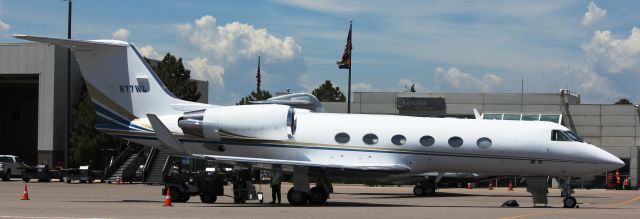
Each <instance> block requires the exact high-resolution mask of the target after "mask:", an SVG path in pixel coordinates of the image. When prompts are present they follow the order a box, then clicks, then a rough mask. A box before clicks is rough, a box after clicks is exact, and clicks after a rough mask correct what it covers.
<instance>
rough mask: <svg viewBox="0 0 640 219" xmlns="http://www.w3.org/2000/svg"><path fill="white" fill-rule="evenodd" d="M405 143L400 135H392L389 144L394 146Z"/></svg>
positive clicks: (405, 140) (404, 139)
mask: <svg viewBox="0 0 640 219" xmlns="http://www.w3.org/2000/svg"><path fill="white" fill-rule="evenodd" d="M406 142H407V139H406V138H405V137H404V136H402V135H394V136H393V137H391V143H393V144H395V145H403V144H404V143H406Z"/></svg>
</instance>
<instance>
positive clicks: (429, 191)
mask: <svg viewBox="0 0 640 219" xmlns="http://www.w3.org/2000/svg"><path fill="white" fill-rule="evenodd" d="M422 191H423V192H424V193H423V194H422V195H423V196H426V195H433V194H435V193H436V187H435V186H433V185H431V184H425V185H422Z"/></svg>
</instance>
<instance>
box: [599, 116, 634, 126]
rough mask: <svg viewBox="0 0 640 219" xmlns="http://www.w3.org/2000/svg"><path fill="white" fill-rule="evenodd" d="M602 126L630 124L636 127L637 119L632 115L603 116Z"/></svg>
mask: <svg viewBox="0 0 640 219" xmlns="http://www.w3.org/2000/svg"><path fill="white" fill-rule="evenodd" d="M601 118H602V126H628V127H634V126H635V125H636V121H635V120H634V119H631V118H630V116H602V117H601Z"/></svg>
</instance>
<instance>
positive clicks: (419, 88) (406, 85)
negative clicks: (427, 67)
mask: <svg viewBox="0 0 640 219" xmlns="http://www.w3.org/2000/svg"><path fill="white" fill-rule="evenodd" d="M398 83H399V84H400V86H401V87H402V89H405V90H407V91H409V89H411V86H412V85H413V86H414V88H415V89H416V92H427V89H426V88H425V87H424V85H422V84H420V83H418V82H415V81H413V80H411V79H408V78H400V81H398Z"/></svg>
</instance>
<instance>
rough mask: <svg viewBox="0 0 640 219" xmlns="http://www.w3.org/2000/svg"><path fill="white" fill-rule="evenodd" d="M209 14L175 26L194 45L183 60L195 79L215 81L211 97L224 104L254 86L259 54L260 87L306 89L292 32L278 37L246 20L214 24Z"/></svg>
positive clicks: (304, 68)
mask: <svg viewBox="0 0 640 219" xmlns="http://www.w3.org/2000/svg"><path fill="white" fill-rule="evenodd" d="M216 22H217V20H216V18H215V17H213V16H210V15H205V16H202V17H200V18H198V19H195V20H194V21H193V22H192V23H183V24H177V25H176V26H175V28H176V32H177V35H178V37H179V38H181V39H184V40H186V41H187V43H189V45H190V46H191V47H192V48H193V50H192V51H191V52H193V54H194V55H193V56H194V57H198V58H194V59H192V60H190V61H188V62H187V64H188V65H189V67H190V68H192V69H191V70H192V71H193V72H194V73H195V74H194V75H197V77H198V78H201V79H207V80H209V81H212V82H214V83H216V84H217V86H213V87H217V88H219V89H217V90H216V92H214V93H213V94H212V95H209V96H210V102H215V103H216V104H227V103H235V102H237V101H238V100H239V99H240V97H241V96H244V95H248V94H249V92H250V91H251V90H253V89H255V87H254V86H255V83H256V78H255V73H256V63H257V61H258V60H257V59H258V56H262V62H261V75H262V84H261V85H262V89H266V90H269V91H271V93H275V92H277V91H284V90H285V89H287V88H291V91H293V92H298V91H300V90H301V89H309V88H310V87H309V85H310V83H309V82H310V81H309V80H308V78H305V74H306V72H307V69H306V65H305V64H304V59H303V56H302V47H301V46H300V45H298V43H297V42H296V41H295V40H294V39H293V38H292V37H288V36H287V37H277V36H275V35H273V34H271V33H269V31H267V30H266V29H263V28H255V27H254V26H252V25H250V24H244V23H240V22H231V23H227V24H224V25H219V24H217V23H216Z"/></svg>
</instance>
